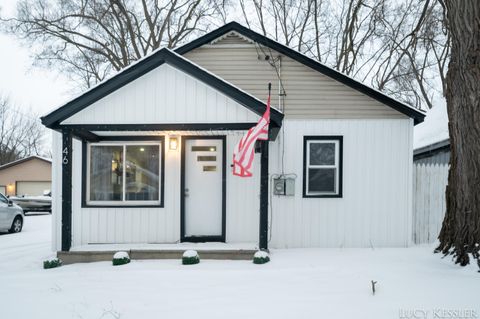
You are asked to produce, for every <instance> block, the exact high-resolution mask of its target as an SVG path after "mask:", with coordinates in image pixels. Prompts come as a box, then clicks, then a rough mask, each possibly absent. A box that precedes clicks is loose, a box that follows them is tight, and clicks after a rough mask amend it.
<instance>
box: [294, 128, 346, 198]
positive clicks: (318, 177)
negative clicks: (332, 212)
mask: <svg viewBox="0 0 480 319" xmlns="http://www.w3.org/2000/svg"><path fill="white" fill-rule="evenodd" d="M303 147H304V150H303V153H304V155H303V156H304V158H303V164H304V165H303V166H304V167H303V197H342V178H343V177H342V160H343V159H342V155H343V149H342V148H343V137H342V136H305V137H304V141H303Z"/></svg>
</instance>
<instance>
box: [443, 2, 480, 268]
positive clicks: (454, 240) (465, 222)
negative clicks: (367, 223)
mask: <svg viewBox="0 0 480 319" xmlns="http://www.w3.org/2000/svg"><path fill="white" fill-rule="evenodd" d="M444 9H445V11H446V25H447V29H448V31H449V32H450V35H451V41H452V51H451V59H450V63H449V66H448V72H447V78H446V82H447V90H446V99H447V111H448V119H449V130H450V149H451V158H450V171H449V174H448V186H447V189H446V201H447V210H446V214H445V219H444V221H443V225H442V230H441V231H440V235H439V240H440V245H439V246H438V248H437V250H436V251H437V252H438V251H441V252H442V253H443V254H445V255H448V254H452V255H453V256H454V258H455V263H459V264H460V265H462V266H465V265H467V264H468V263H469V254H472V256H473V257H474V258H475V259H477V262H478V264H479V266H480V260H479V250H480V1H478V0H446V1H445V2H444Z"/></svg>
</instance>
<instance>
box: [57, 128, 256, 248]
mask: <svg viewBox="0 0 480 319" xmlns="http://www.w3.org/2000/svg"><path fill="white" fill-rule="evenodd" d="M158 134H164V133H163V132H158ZM241 137H242V133H241V132H228V133H227V141H226V144H227V154H231V153H232V152H233V148H234V146H235V145H236V144H237V142H238V141H239V140H240V138H241ZM165 144H166V145H168V136H166V141H165ZM53 146H54V148H55V152H54V153H55V157H54V163H55V164H54V167H55V169H54V174H53V178H54V180H55V183H54V192H53V194H52V195H53V207H54V208H53V214H54V216H55V217H54V220H55V222H54V227H53V233H54V241H53V242H54V243H53V246H54V247H53V248H54V250H60V249H61V239H60V236H59V234H61V164H60V163H61V162H60V160H59V159H58V156H59V154H61V135H60V134H59V133H54V144H53ZM163 151H164V152H165V183H164V187H165V191H164V207H163V208H159V207H152V208H135V207H131V208H124V207H122V208H120V207H119V208H101V207H82V206H81V192H82V189H81V187H82V176H81V165H82V162H81V161H82V144H81V142H80V141H78V140H75V139H74V140H73V153H72V158H73V167H72V171H73V180H72V194H73V197H72V249H75V247H78V246H84V245H88V244H100V243H139V244H143V243H176V242H179V241H180V151H179V150H177V151H170V150H168V148H167V147H166V146H165V147H163ZM60 156H61V155H60ZM229 163H230V157H229V156H228V157H227V165H229ZM259 165H260V160H259V155H258V154H257V155H256V156H255V171H254V176H255V177H254V178H250V179H242V178H236V177H234V176H233V175H232V174H227V196H226V197H227V216H226V241H227V242H228V243H255V242H256V241H257V240H258V231H259V226H258V221H259V217H258V212H259V200H258V198H259V191H260V186H259V185H260V181H259V175H260V166H259Z"/></svg>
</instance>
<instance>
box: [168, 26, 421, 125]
mask: <svg viewBox="0 0 480 319" xmlns="http://www.w3.org/2000/svg"><path fill="white" fill-rule="evenodd" d="M232 31H234V32H236V33H238V34H240V35H242V36H244V37H246V38H249V39H252V40H253V41H255V42H257V43H259V44H262V45H264V46H267V47H269V48H271V49H273V50H275V51H277V52H280V53H282V54H284V55H285V56H288V57H289V58H291V59H294V60H296V61H298V62H300V63H302V64H303V65H305V66H307V67H310V68H312V69H314V70H316V71H318V72H320V73H322V74H324V75H326V76H328V77H330V78H332V79H334V80H336V81H338V82H340V83H343V84H345V85H346V86H349V87H351V88H353V89H355V90H357V91H359V92H361V93H363V94H365V95H367V96H369V97H371V98H373V99H375V100H377V101H379V102H381V103H383V104H385V105H387V106H389V107H391V108H393V109H395V110H397V111H398V112H400V113H403V114H405V115H407V116H409V117H411V118H413V119H414V123H415V124H418V123H421V122H423V120H424V118H425V115H426V114H425V113H424V112H421V111H419V110H417V109H415V108H413V107H411V106H409V105H407V104H405V103H402V102H400V101H398V100H395V99H393V98H392V97H390V96H388V95H386V94H384V93H382V92H380V91H378V90H376V89H373V88H371V87H369V86H367V85H365V84H363V83H361V82H359V81H357V80H354V79H353V78H351V77H349V76H347V75H345V74H343V73H341V72H339V71H337V70H334V69H332V68H330V67H328V66H326V65H324V64H322V63H320V62H318V61H316V60H314V59H312V58H309V57H307V56H306V55H304V54H302V53H300V52H298V51H295V50H293V49H291V48H289V47H287V46H285V45H283V44H281V43H278V42H276V41H274V40H272V39H269V38H267V37H265V36H263V35H261V34H259V33H257V32H255V31H253V30H251V29H248V28H246V27H244V26H242V25H241V24H239V23H238V22H230V23H227V24H226V25H224V26H222V27H220V28H218V29H216V30H214V31H212V32H210V33H207V34H205V35H204V36H202V37H200V38H198V39H196V40H193V41H192V42H189V43H187V44H185V45H183V46H181V47H179V48H177V49H175V51H176V52H177V53H179V54H182V55H183V54H185V53H187V52H189V51H192V50H194V49H196V48H198V47H200V46H202V45H205V44H209V43H211V42H212V41H216V39H218V38H220V37H222V36H224V35H225V34H228V33H230V32H232Z"/></svg>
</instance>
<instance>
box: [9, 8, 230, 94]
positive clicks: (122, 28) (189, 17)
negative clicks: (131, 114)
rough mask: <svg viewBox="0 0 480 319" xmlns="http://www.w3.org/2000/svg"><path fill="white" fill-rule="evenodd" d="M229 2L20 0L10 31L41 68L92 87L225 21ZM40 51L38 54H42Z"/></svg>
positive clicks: (11, 19) (10, 20)
mask: <svg viewBox="0 0 480 319" xmlns="http://www.w3.org/2000/svg"><path fill="white" fill-rule="evenodd" d="M225 2H226V0H164V1H161V0H139V1H135V0H83V1H78V0H77V1H67V0H20V1H19V3H18V6H17V14H16V17H14V18H10V19H5V18H4V19H3V21H4V22H5V25H6V27H4V29H5V31H7V32H10V33H12V34H15V35H16V36H19V37H21V38H23V39H24V40H25V42H26V43H28V44H29V45H30V46H31V47H32V48H33V49H34V55H35V58H36V61H37V63H39V64H41V65H51V64H54V65H55V66H56V67H58V68H59V69H60V70H61V71H63V72H64V73H66V74H67V75H69V76H70V77H71V78H72V79H74V80H76V81H77V82H79V83H80V84H81V85H82V86H86V87H90V86H92V85H94V84H95V83H97V82H99V81H101V80H103V79H104V78H105V77H107V76H109V75H110V74H112V73H113V72H115V71H119V70H121V69H123V68H125V67H126V66H128V65H130V64H131V63H132V62H133V61H136V60H138V59H140V58H142V57H143V56H145V55H147V54H148V53H150V52H152V51H153V50H155V49H157V48H159V47H161V46H166V47H174V46H176V45H178V44H179V43H182V42H184V41H185V40H186V39H187V38H188V37H189V36H190V35H191V34H192V33H195V32H204V31H206V30H207V29H209V28H210V25H211V24H212V23H214V22H221V21H225V19H226V14H227V13H226V3H225ZM37 49H38V50H37Z"/></svg>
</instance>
